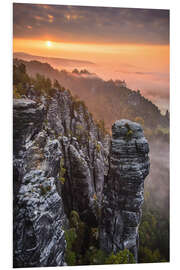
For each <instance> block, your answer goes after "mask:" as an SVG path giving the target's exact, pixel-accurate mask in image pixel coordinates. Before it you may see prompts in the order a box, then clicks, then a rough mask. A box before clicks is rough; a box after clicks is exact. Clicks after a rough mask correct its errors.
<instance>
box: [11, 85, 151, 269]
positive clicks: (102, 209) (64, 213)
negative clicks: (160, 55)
mask: <svg viewBox="0 0 180 270" xmlns="http://www.w3.org/2000/svg"><path fill="white" fill-rule="evenodd" d="M13 118H14V121H13V124H14V130H13V138H14V145H13V147H14V148H13V173H14V177H13V184H14V190H13V191H14V194H13V201H14V211H13V212H14V213H13V217H14V220H13V229H14V248H13V250H14V267H31V266H57V265H64V264H65V259H64V257H65V256H64V254H65V249H66V241H65V236H64V230H65V229H66V228H68V216H69V214H70V212H71V211H72V210H75V211H77V212H78V213H79V215H80V218H81V219H82V220H83V221H84V222H85V223H86V224H88V226H90V227H98V226H99V225H100V227H99V231H100V247H101V248H102V249H103V250H105V251H107V253H111V252H112V251H113V252H117V251H118V250H121V249H124V248H128V249H130V251H132V252H133V254H134V255H135V257H136V259H137V248H138V225H139V222H140V216H141V205H142V202H143V185H144V179H145V177H146V175H147V174H148V171H149V159H148V150H149V149H148V144H147V141H146V139H145V138H144V135H143V131H142V128H141V126H140V125H139V124H137V123H132V122H130V121H128V120H122V121H117V122H116V123H115V124H114V126H113V128H112V141H110V136H109V135H107V134H105V133H104V131H103V130H102V129H101V128H100V127H99V126H98V125H97V124H96V123H95V122H94V120H93V118H92V115H91V114H90V113H89V112H88V110H87V108H86V107H85V105H84V104H83V103H82V102H80V101H75V100H73V98H72V97H71V95H70V93H69V92H68V91H59V90H56V89H54V90H52V91H51V96H47V95H44V96H43V95H42V96H41V97H37V96H36V95H35V94H33V95H31V99H29V98H24V99H15V100H14V114H13ZM110 142H111V147H110Z"/></svg>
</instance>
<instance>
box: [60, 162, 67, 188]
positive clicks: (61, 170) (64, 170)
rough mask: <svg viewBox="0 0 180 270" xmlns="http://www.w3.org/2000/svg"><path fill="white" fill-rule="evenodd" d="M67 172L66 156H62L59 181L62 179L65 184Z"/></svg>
mask: <svg viewBox="0 0 180 270" xmlns="http://www.w3.org/2000/svg"><path fill="white" fill-rule="evenodd" d="M65 173H66V169H65V168H64V158H61V160H60V171H59V181H61V183H62V184H64V183H65V181H66V179H65V177H64V175H65Z"/></svg>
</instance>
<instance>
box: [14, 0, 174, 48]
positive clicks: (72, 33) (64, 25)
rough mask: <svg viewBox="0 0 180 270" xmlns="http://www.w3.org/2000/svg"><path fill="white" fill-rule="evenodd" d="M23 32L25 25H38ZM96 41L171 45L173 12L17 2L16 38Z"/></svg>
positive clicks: (15, 8)
mask: <svg viewBox="0 0 180 270" xmlns="http://www.w3.org/2000/svg"><path fill="white" fill-rule="evenodd" d="M37 21H38V22H39V23H40V25H39V27H35V28H33V31H31V33H30V31H25V30H24V31H22V30H21V31H20V28H21V25H31V26H32V27H33V26H37ZM47 32H49V33H51V35H52V36H53V37H54V38H55V39H56V40H59V41H60V40H62V39H63V41H71V42H96V43H138V44H142V43H143V44H169V11H168V10H153V9H130V8H129V9H127V8H105V7H82V6H64V5H36V4H14V37H21V38H36V37H37V36H42V35H43V34H46V33H47Z"/></svg>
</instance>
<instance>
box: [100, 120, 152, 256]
mask: <svg viewBox="0 0 180 270" xmlns="http://www.w3.org/2000/svg"><path fill="white" fill-rule="evenodd" d="M148 152H149V146H148V143H147V140H146V139H145V137H144V135H143V131H142V128H141V126H140V124H138V123H133V122H131V121H128V120H121V121H119V120H118V121H116V122H115V124H114V125H113V127H112V140H111V149H110V154H109V156H110V169H109V174H108V177H107V181H106V182H105V185H104V200H103V204H102V218H101V226H100V247H101V249H104V250H105V251H107V253H110V252H112V251H113V252H114V253H116V252H117V251H118V250H123V249H125V248H127V249H129V250H130V251H131V252H132V253H133V254H134V257H135V259H136V261H137V251H138V226H139V223H140V218H141V205H142V203H143V199H144V194H143V191H144V179H145V177H146V176H147V175H148V173H149V157H148Z"/></svg>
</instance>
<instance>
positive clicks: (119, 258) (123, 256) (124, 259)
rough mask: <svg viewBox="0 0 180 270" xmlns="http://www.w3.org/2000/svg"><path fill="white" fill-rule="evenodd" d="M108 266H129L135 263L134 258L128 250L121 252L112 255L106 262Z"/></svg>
mask: <svg viewBox="0 0 180 270" xmlns="http://www.w3.org/2000/svg"><path fill="white" fill-rule="evenodd" d="M105 263H106V264H127V263H135V259H134V256H133V255H132V253H131V252H130V251H129V250H128V249H124V250H122V251H119V252H118V253H117V254H113V253H112V254H111V255H110V256H109V257H108V258H107V259H106V261H105Z"/></svg>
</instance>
